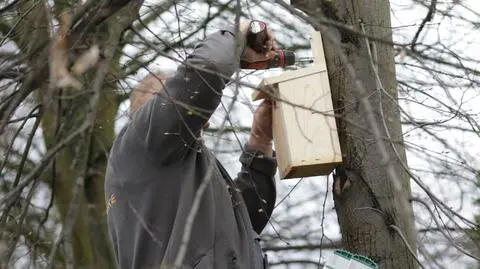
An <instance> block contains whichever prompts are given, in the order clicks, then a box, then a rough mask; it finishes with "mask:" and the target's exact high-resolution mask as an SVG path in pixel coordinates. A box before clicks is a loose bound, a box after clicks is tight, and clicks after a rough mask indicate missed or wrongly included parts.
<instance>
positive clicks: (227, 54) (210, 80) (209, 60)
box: [127, 21, 273, 161]
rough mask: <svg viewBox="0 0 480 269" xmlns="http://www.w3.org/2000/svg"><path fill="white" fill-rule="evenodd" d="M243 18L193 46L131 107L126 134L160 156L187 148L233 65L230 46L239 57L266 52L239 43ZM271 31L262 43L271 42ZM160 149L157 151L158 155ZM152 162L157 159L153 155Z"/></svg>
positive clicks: (235, 62) (258, 56)
mask: <svg viewBox="0 0 480 269" xmlns="http://www.w3.org/2000/svg"><path fill="white" fill-rule="evenodd" d="M248 26H249V23H248V21H247V22H243V23H242V24H241V25H240V27H239V30H240V31H239V37H238V38H236V36H235V28H234V27H232V29H227V30H221V31H218V32H216V33H214V34H212V35H210V36H208V37H207V39H206V40H204V41H203V42H201V43H200V44H199V45H197V46H196V47H195V49H194V52H193V53H192V54H190V55H189V56H188V57H187V59H186V60H185V61H184V62H183V63H182V64H181V65H180V66H179V67H178V69H177V71H176V72H175V74H174V75H173V76H172V77H169V78H168V79H167V80H166V81H165V83H164V84H163V86H164V87H163V88H162V89H161V90H160V91H159V92H158V94H156V95H155V96H154V97H153V98H152V99H151V100H150V101H149V102H147V103H146V104H145V105H143V106H142V107H141V108H140V109H139V110H138V111H137V112H135V114H134V116H133V119H132V123H131V126H130V127H129V128H130V129H131V130H128V131H127V132H130V134H133V135H134V136H135V137H136V139H138V140H137V141H139V142H141V143H142V144H143V145H144V146H145V147H146V148H147V149H148V150H149V151H151V152H155V154H156V155H155V156H156V157H157V159H158V158H160V156H159V155H161V158H163V159H165V158H167V157H172V156H174V154H181V152H182V149H192V148H194V146H195V141H196V139H197V138H198V137H199V135H200V131H201V129H202V128H203V126H204V125H205V124H206V122H207V121H208V120H209V118H210V116H211V115H212V113H213V112H214V111H215V110H216V108H217V106H218V105H219V103H220V100H221V97H222V91H223V89H224V88H225V84H226V82H227V81H228V78H229V77H230V76H231V75H232V74H233V73H234V71H235V70H236V69H237V67H238V65H239V59H238V57H237V56H236V51H239V52H242V51H243V53H242V59H243V60H246V61H252V62H253V61H258V60H264V59H266V58H268V57H271V54H268V56H266V55H261V54H257V53H254V52H253V50H252V49H251V48H249V47H245V45H244V44H245V35H246V33H247V30H248ZM272 38H273V36H272V35H269V38H268V39H267V41H266V45H267V46H269V47H270V48H272V47H273V41H272V40H271V39H272ZM160 153H161V154H160ZM157 161H158V160H157Z"/></svg>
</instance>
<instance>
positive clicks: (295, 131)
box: [252, 32, 342, 179]
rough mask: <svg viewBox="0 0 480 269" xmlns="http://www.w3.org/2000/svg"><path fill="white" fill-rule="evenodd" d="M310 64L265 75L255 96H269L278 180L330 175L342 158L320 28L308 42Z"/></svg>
mask: <svg viewBox="0 0 480 269" xmlns="http://www.w3.org/2000/svg"><path fill="white" fill-rule="evenodd" d="M311 46H312V51H313V57H314V64H313V65H312V66H310V67H306V68H302V69H298V70H294V71H287V72H284V73H282V74H281V75H279V76H275V77H269V78H265V79H264V80H263V81H262V82H261V83H260V85H259V86H258V90H257V91H255V92H254V93H253V95H252V99H253V100H259V99H263V98H265V97H266V96H268V95H269V94H272V95H274V96H275V98H276V100H277V102H276V105H275V107H274V108H273V138H274V145H275V151H276V158H277V163H278V168H279V170H280V178H281V179H287V178H300V177H310V176H320V175H328V174H330V173H331V172H332V170H333V169H334V168H335V166H336V165H338V164H339V163H341V162H342V154H341V152H340V143H339V141H338V133H337V126H336V123H335V117H334V111H333V105H332V98H331V93H330V84H329V81H328V73H327V66H326V62H325V55H324V51H323V44H322V37H321V35H320V32H314V34H313V36H312V40H311Z"/></svg>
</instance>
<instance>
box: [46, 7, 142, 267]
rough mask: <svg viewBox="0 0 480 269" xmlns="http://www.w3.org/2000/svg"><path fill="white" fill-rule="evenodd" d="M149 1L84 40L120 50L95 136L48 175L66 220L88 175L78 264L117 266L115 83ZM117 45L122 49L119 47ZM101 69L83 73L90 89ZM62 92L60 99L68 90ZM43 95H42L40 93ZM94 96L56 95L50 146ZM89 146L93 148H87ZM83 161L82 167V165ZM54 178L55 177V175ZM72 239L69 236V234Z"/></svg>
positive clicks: (75, 233) (78, 224) (81, 117)
mask: <svg viewBox="0 0 480 269" xmlns="http://www.w3.org/2000/svg"><path fill="white" fill-rule="evenodd" d="M142 2H143V1H139V0H135V1H131V3H130V4H127V5H126V6H125V7H123V9H121V10H119V11H117V12H116V13H115V15H114V16H111V17H110V18H108V19H106V20H105V21H104V22H102V23H101V24H100V25H98V26H96V27H94V28H92V31H91V32H89V33H87V34H86V36H85V39H84V40H83V42H84V44H86V45H87V46H86V47H88V46H90V45H92V44H98V45H99V46H100V48H101V51H105V50H106V49H109V48H114V50H116V51H117V52H116V53H115V56H114V57H113V59H112V61H111V62H110V68H109V71H108V73H107V75H106V79H105V81H104V84H103V87H102V93H101V96H100V99H99V102H98V109H97V113H96V118H95V124H94V129H93V133H91V136H92V137H91V141H92V142H91V143H84V141H87V140H88V139H90V138H89V137H86V136H84V137H82V141H77V142H76V143H74V144H72V145H71V146H68V147H66V148H65V149H64V150H63V151H62V152H61V153H60V154H58V157H57V158H56V160H55V165H54V166H53V169H54V172H52V171H50V172H48V173H46V176H45V177H46V178H48V179H49V181H50V182H51V187H52V191H54V192H55V194H54V197H55V199H54V204H55V206H56V209H57V211H58V213H59V218H60V219H61V220H62V222H64V221H65V218H66V215H67V212H68V210H69V208H70V205H71V202H72V190H73V189H74V185H75V184H76V181H77V178H78V177H82V176H83V175H85V181H84V188H83V190H82V191H81V195H80V198H79V200H78V209H77V211H76V220H75V224H74V226H73V230H72V235H71V240H72V241H71V244H72V248H73V256H74V257H73V258H74V268H105V269H108V268H112V269H113V268H116V267H115V266H116V264H115V260H114V256H113V251H112V249H111V247H110V243H109V235H108V232H107V225H106V216H105V208H106V206H105V195H104V176H105V174H104V173H105V170H106V164H107V156H108V153H109V150H110V146H111V145H112V143H113V139H114V137H115V134H114V124H115V119H116V114H117V110H118V105H119V103H118V99H117V93H116V91H115V88H114V86H115V83H112V81H117V79H118V76H117V75H118V74H119V73H120V72H121V70H120V69H121V68H120V67H119V64H120V63H119V60H120V56H121V50H122V45H120V44H119V43H120V41H121V38H122V35H123V33H124V31H125V29H126V28H127V27H129V26H130V25H131V24H132V23H133V21H134V20H135V19H136V18H137V14H138V10H139V8H140V6H141V3H142ZM115 48H116V49H115ZM96 71H97V70H96V68H94V69H93V71H89V72H88V73H87V74H85V75H83V83H84V85H85V88H84V89H83V90H84V91H88V90H90V91H91V89H92V88H93V85H92V84H93V83H92V82H93V81H94V80H95V73H96ZM54 91H56V92H55V93H54V94H55V97H57V96H59V95H61V94H62V91H60V90H54ZM75 94H76V92H70V93H68V91H66V90H63V95H64V96H68V95H75ZM40 97H41V96H40ZM90 98H91V94H83V96H79V97H76V98H74V99H73V100H69V99H68V98H65V100H62V99H59V98H54V102H50V103H49V104H48V106H46V108H47V111H46V115H45V117H44V120H43V124H42V125H43V130H44V134H45V135H44V137H45V141H46V144H47V147H48V146H49V145H52V146H54V145H55V142H56V140H57V139H58V137H57V136H59V135H60V136H62V135H65V134H68V133H70V132H71V131H72V130H75V129H76V128H78V126H80V125H81V124H82V123H83V122H84V121H85V118H86V115H88V113H89V111H88V110H89V105H88V104H89V102H90ZM85 145H88V146H85ZM83 158H87V164H86V167H82V165H81V163H82V162H83V161H82V159H83ZM79 164H80V165H79ZM52 177H54V179H51V178H52ZM65 240H67V238H65ZM62 252H63V251H62V250H59V253H58V256H59V258H58V260H57V263H58V264H60V261H61V260H62V259H63V258H62V257H61V256H62Z"/></svg>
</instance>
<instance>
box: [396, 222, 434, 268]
mask: <svg viewBox="0 0 480 269" xmlns="http://www.w3.org/2000/svg"><path fill="white" fill-rule="evenodd" d="M390 228H392V229H394V230H395V231H396V232H397V233H398V235H399V236H400V238H402V241H403V243H404V244H405V246H406V247H407V248H408V251H409V252H410V254H412V257H413V258H414V259H415V261H417V263H418V265H420V267H422V269H425V266H423V264H422V263H421V262H420V260H419V259H418V258H417V255H416V254H415V252H414V251H413V249H412V247H411V246H410V244H409V243H408V241H407V239H406V238H405V236H404V235H403V233H402V231H401V230H400V228H398V227H397V226H395V225H393V224H392V225H390Z"/></svg>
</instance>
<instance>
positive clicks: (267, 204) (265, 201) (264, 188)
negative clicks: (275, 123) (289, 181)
mask: <svg viewBox="0 0 480 269" xmlns="http://www.w3.org/2000/svg"><path fill="white" fill-rule="evenodd" d="M272 140H273V138H272V103H271V102H270V101H269V100H266V101H264V102H263V103H262V105H260V107H259V108H258V109H257V111H256V112H255V116H254V119H253V124H252V133H251V136H250V138H249V140H248V143H247V144H246V145H245V148H244V152H243V154H242V156H241V157H240V162H241V164H242V169H241V172H240V173H238V176H237V178H236V179H235V184H236V185H237V187H238V188H239V189H240V191H241V192H242V196H243V199H244V200H245V203H246V205H247V209H248V214H249V215H250V221H251V222H252V226H253V229H254V230H255V232H257V233H258V234H260V233H261V232H262V230H263V229H264V228H265V226H266V224H267V222H268V220H269V219H270V216H271V215H272V212H273V208H274V207H275V200H276V194H277V193H276V187H275V178H274V175H275V172H276V170H277V163H276V161H275V158H274V156H273V150H272Z"/></svg>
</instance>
